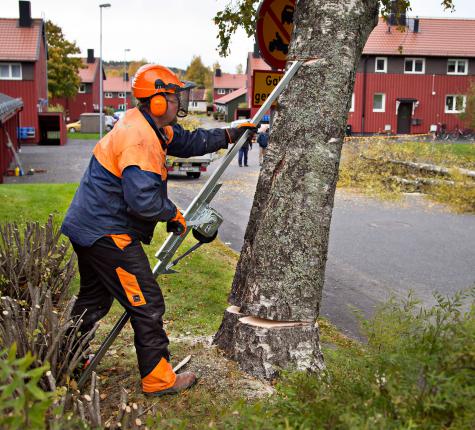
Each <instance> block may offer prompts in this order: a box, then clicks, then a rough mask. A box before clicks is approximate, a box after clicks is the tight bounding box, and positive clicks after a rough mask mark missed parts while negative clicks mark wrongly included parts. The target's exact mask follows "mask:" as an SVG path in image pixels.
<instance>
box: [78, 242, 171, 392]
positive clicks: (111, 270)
mask: <svg viewBox="0 0 475 430" xmlns="http://www.w3.org/2000/svg"><path fill="white" fill-rule="evenodd" d="M72 244H73V247H74V251H75V252H76V254H77V256H78V266H79V274H80V277H81V286H80V290H79V295H78V299H77V301H76V304H75V306H74V309H73V313H74V315H81V314H83V313H84V312H85V314H84V316H83V323H82V326H81V332H86V331H89V330H90V329H91V328H92V327H93V326H94V324H95V323H96V322H97V321H98V320H99V319H101V318H102V317H103V316H104V315H106V314H107V312H108V311H109V309H110V307H111V305H112V301H113V299H114V298H115V299H116V300H117V301H118V302H119V303H120V304H121V305H122V306H123V307H124V309H125V310H126V311H127V313H128V314H129V315H130V322H131V324H132V327H133V329H134V333H135V337H134V342H135V350H136V353H137V359H138V364H139V370H140V375H141V378H142V388H143V391H144V392H156V391H160V390H164V389H167V388H170V387H172V386H173V385H174V383H175V380H176V375H175V373H174V372H173V369H172V367H171V365H170V363H169V353H168V337H167V335H166V333H165V331H164V329H163V314H164V312H165V303H164V300H163V295H162V292H161V290H160V287H159V286H158V284H157V282H156V280H155V278H154V276H153V274H152V271H151V269H150V265H149V262H148V259H147V256H146V255H145V252H144V251H143V249H142V246H141V244H140V242H139V241H138V240H133V239H132V238H131V237H130V236H128V235H117V236H106V237H103V238H101V239H99V240H97V241H96V242H95V243H94V245H92V246H91V247H83V246H80V245H78V244H76V243H74V242H72Z"/></svg>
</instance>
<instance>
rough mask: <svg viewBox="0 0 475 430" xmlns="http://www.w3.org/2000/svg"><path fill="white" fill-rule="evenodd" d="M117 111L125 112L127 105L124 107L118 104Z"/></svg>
mask: <svg viewBox="0 0 475 430" xmlns="http://www.w3.org/2000/svg"><path fill="white" fill-rule="evenodd" d="M118 109H119V110H126V109H127V105H125V104H120V105H119V106H118Z"/></svg>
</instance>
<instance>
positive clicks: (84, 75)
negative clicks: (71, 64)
mask: <svg viewBox="0 0 475 430" xmlns="http://www.w3.org/2000/svg"><path fill="white" fill-rule="evenodd" d="M81 60H82V64H83V65H84V66H86V67H84V68H83V69H79V78H80V79H81V82H82V83H92V82H94V78H95V76H96V70H97V68H98V67H99V58H94V63H88V62H87V58H81Z"/></svg>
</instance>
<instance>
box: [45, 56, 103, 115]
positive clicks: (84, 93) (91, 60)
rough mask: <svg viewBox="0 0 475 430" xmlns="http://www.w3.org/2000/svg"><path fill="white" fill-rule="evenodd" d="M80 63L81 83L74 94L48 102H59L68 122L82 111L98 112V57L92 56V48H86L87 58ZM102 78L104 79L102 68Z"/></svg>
mask: <svg viewBox="0 0 475 430" xmlns="http://www.w3.org/2000/svg"><path fill="white" fill-rule="evenodd" d="M82 63H83V67H82V68H81V69H79V78H80V80H81V83H80V84H79V88H78V93H77V94H76V96H74V97H61V98H54V99H52V100H50V104H60V105H61V106H63V107H64V112H65V114H66V120H67V121H69V122H72V121H77V120H79V116H80V115H81V114H82V113H85V112H99V94H100V91H99V86H100V83H99V79H100V73H99V58H96V57H94V49H88V50H87V58H82ZM102 78H103V79H106V75H105V73H104V68H103V70H102ZM103 85H104V84H103ZM104 106H106V104H104Z"/></svg>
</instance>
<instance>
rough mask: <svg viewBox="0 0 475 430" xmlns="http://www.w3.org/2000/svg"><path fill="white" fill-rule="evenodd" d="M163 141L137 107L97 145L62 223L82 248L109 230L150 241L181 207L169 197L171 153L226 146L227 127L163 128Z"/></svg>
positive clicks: (194, 152)
mask: <svg viewBox="0 0 475 430" xmlns="http://www.w3.org/2000/svg"><path fill="white" fill-rule="evenodd" d="M162 130H163V136H164V139H165V138H166V142H163V141H162V140H161V139H160V138H159V137H158V136H157V134H156V132H155V130H154V129H153V128H152V126H151V125H150V123H149V121H148V120H147V119H146V118H145V116H144V113H143V112H141V111H140V110H139V109H137V108H134V109H130V110H128V111H127V112H126V114H125V115H124V117H123V118H122V119H121V120H119V121H118V122H117V124H116V125H115V126H114V128H113V129H112V130H111V131H110V132H109V133H108V134H107V135H106V136H104V138H103V139H101V140H100V141H99V142H98V143H97V145H96V146H95V148H94V151H93V156H92V158H91V162H90V163H89V166H88V168H87V170H86V172H85V173H84V176H83V178H82V180H81V183H80V185H79V188H78V190H77V191H76V194H75V196H74V198H73V201H72V202H71V205H70V207H69V209H68V212H67V214H66V217H65V219H64V221H63V225H62V226H61V231H62V232H63V234H65V235H66V236H68V237H69V238H70V239H71V240H72V241H73V242H75V243H77V244H78V245H81V246H91V245H92V244H93V243H94V242H95V241H96V240H98V239H99V238H101V237H103V236H104V235H107V234H128V235H130V236H131V237H132V238H134V239H138V240H140V241H141V242H143V243H150V241H151V240H152V237H153V231H154V229H155V226H156V224H157V222H159V221H162V222H165V221H169V220H170V219H171V218H173V217H174V216H175V214H176V206H175V205H174V204H173V202H171V201H170V200H169V199H168V195H167V168H166V156H167V155H172V156H176V157H184V158H186V157H192V156H196V155H204V154H208V153H211V152H215V151H217V150H218V149H220V148H226V147H227V142H226V132H225V131H224V129H212V130H203V129H197V130H195V131H193V132H190V131H187V130H184V129H183V128H182V127H181V126H180V125H174V126H173V127H172V126H167V127H164V128H163V129H162Z"/></svg>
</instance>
